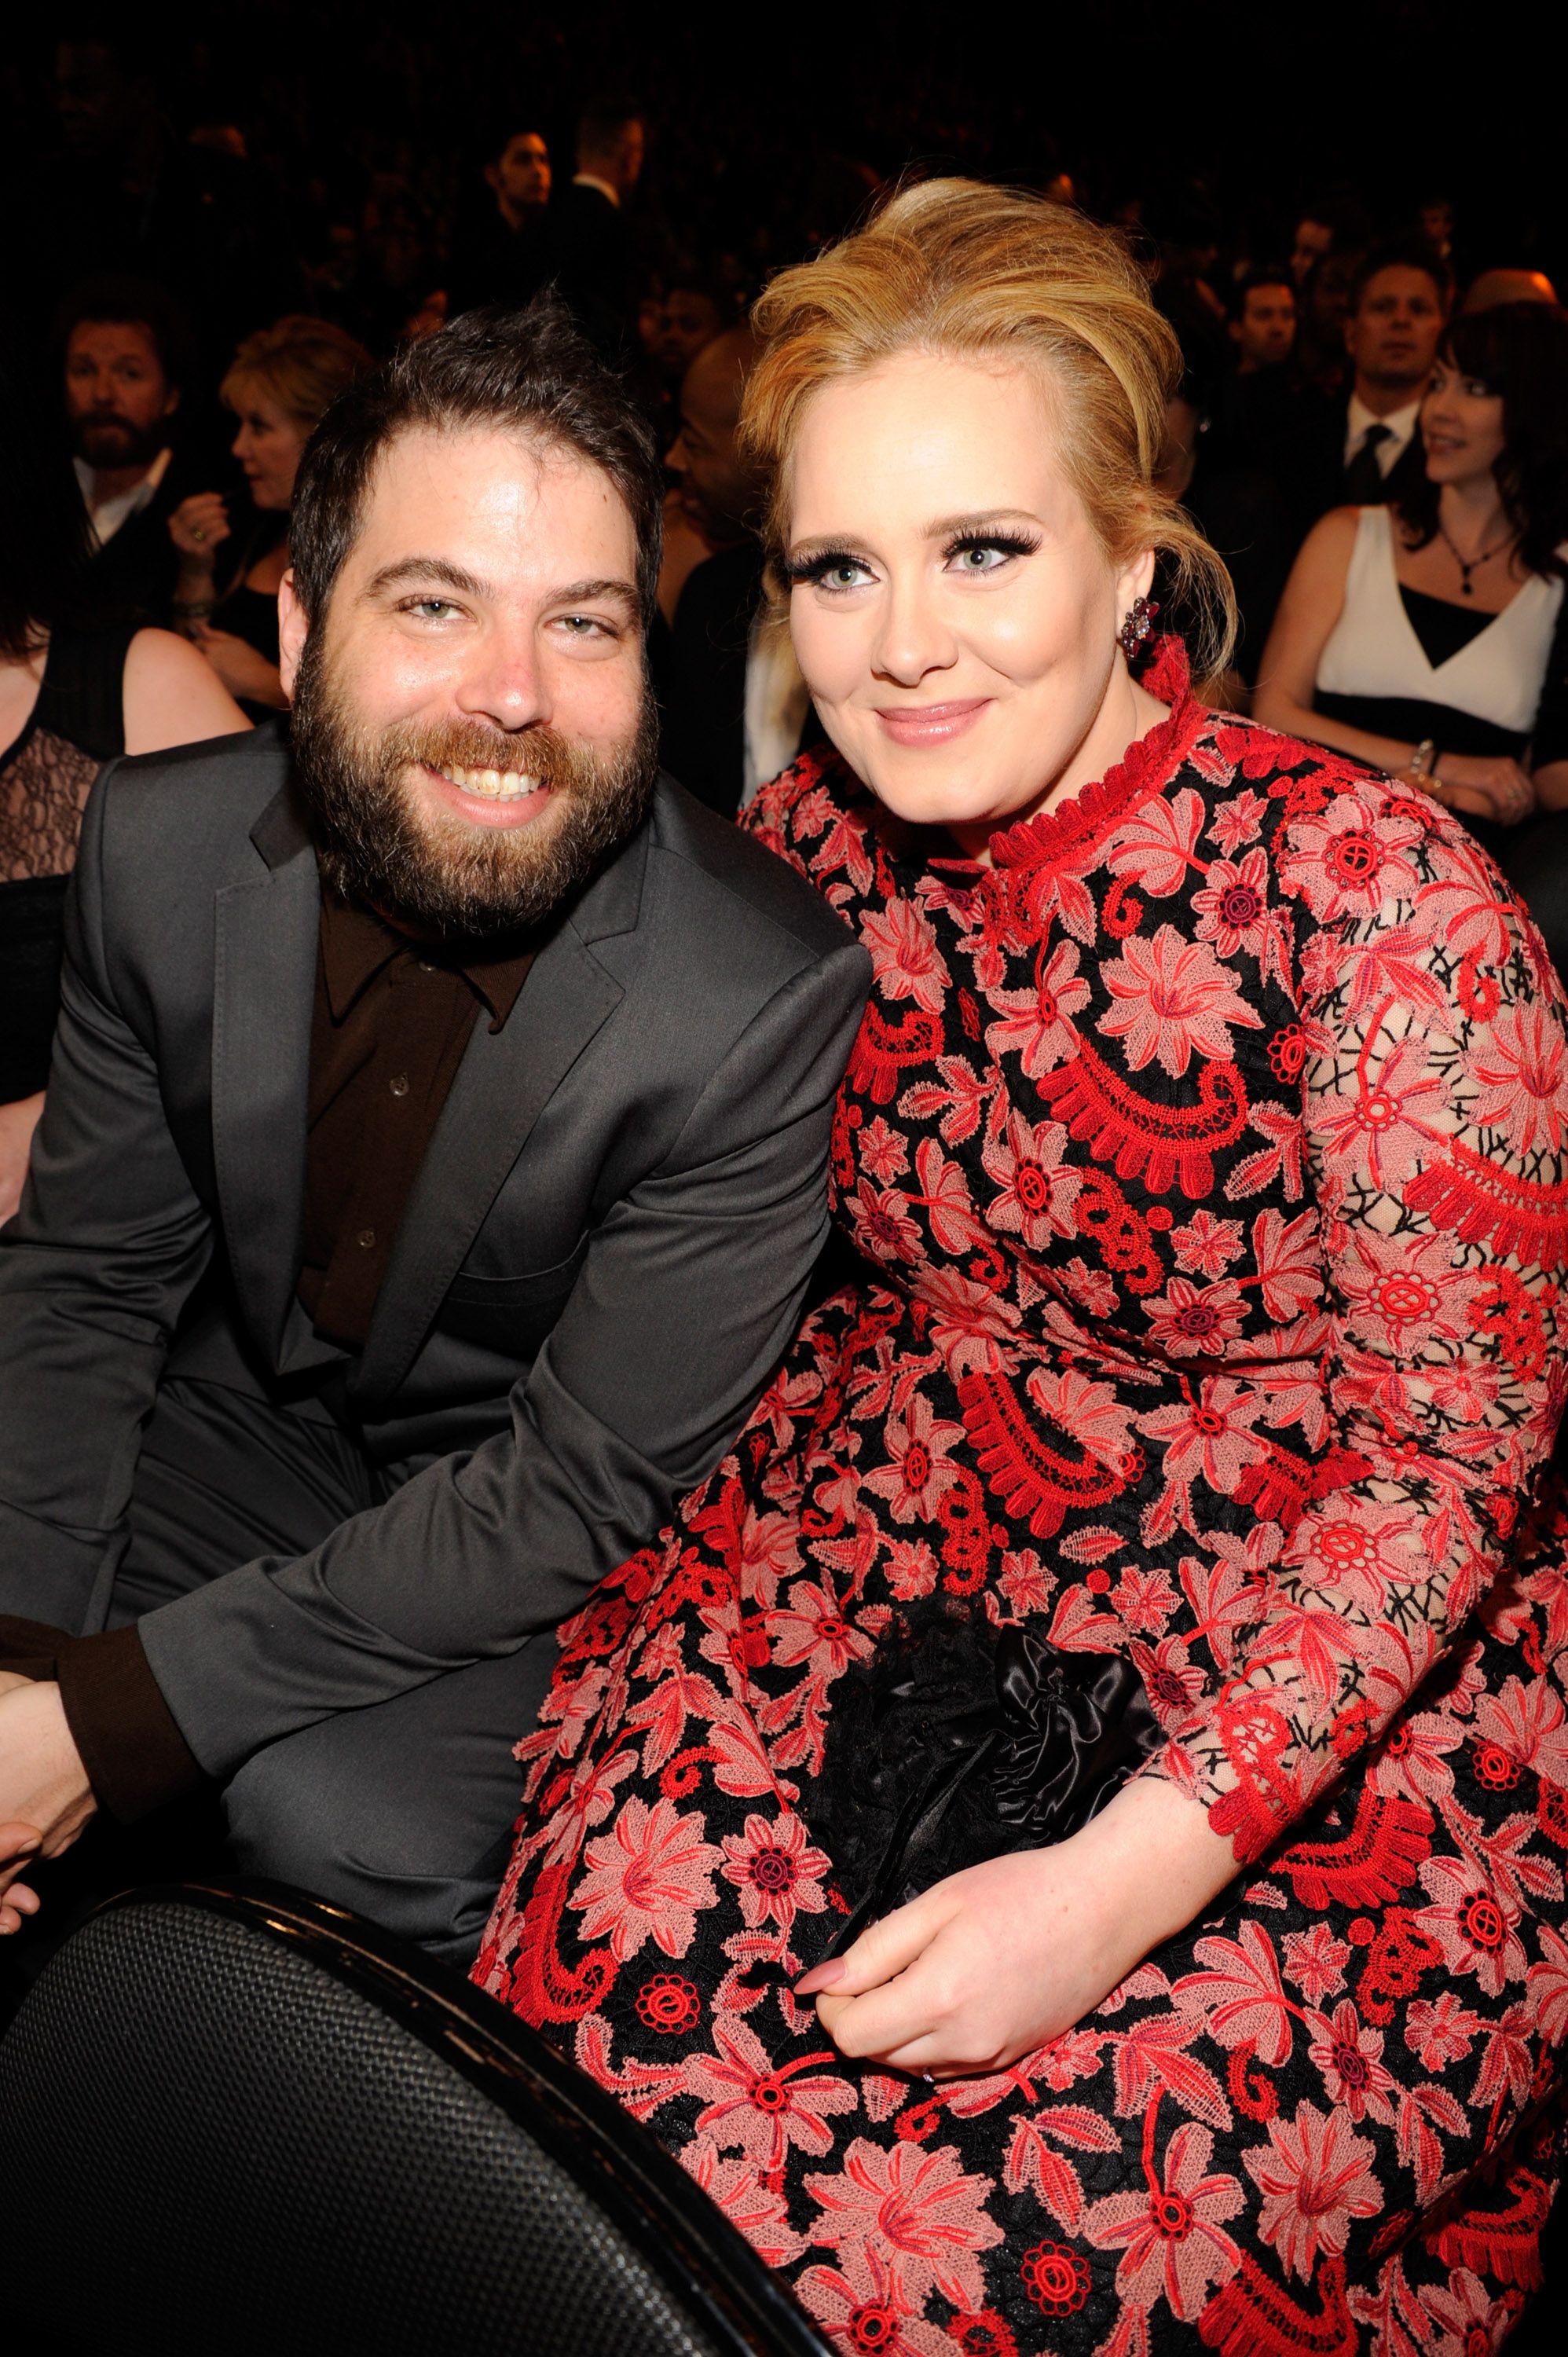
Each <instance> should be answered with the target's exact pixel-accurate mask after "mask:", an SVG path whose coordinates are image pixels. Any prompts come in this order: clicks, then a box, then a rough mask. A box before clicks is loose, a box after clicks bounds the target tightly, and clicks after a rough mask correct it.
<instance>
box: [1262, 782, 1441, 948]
mask: <svg viewBox="0 0 1568 2357" xmlns="http://www.w3.org/2000/svg"><path fill="white" fill-rule="evenodd" d="M1422 832H1423V831H1422V828H1421V825H1420V823H1418V822H1417V821H1416V820H1415V819H1413V818H1400V817H1391V816H1388V815H1386V814H1385V812H1384V809H1383V807H1382V806H1381V805H1380V802H1379V801H1378V800H1377V799H1375V798H1374V796H1373V795H1372V794H1370V793H1365V794H1363V793H1359V792H1358V793H1343V794H1336V795H1335V797H1334V800H1333V801H1332V802H1330V803H1329V805H1328V807H1327V809H1326V811H1325V812H1324V813H1322V815H1321V817H1306V818H1301V819H1298V820H1297V821H1296V823H1295V824H1294V826H1293V827H1292V829H1291V831H1290V841H1291V844H1292V845H1293V846H1294V847H1293V848H1292V849H1291V850H1289V851H1287V853H1286V854H1285V856H1284V860H1283V873H1284V876H1285V878H1286V880H1287V882H1290V883H1294V884H1295V885H1296V886H1298V887H1299V888H1300V889H1301V891H1302V892H1303V893H1304V894H1305V898H1306V903H1307V906H1308V907H1309V908H1310V909H1311V910H1312V913H1313V915H1314V916H1315V917H1316V918H1317V919H1318V920H1319V922H1320V923H1322V924H1326V925H1331V924H1333V923H1334V922H1335V921H1336V920H1337V919H1338V918H1340V917H1343V916H1355V917H1370V916H1373V915H1375V914H1376V913H1377V911H1378V910H1379V909H1381V908H1382V907H1383V906H1384V904H1385V903H1386V902H1390V901H1394V900H1402V899H1403V900H1408V899H1412V898H1413V897H1414V894H1415V890H1416V888H1417V886H1418V885H1419V883H1420V881H1421V878H1420V876H1419V875H1418V874H1417V872H1416V868H1415V863H1414V861H1413V860H1412V857H1411V856H1410V855H1411V852H1412V849H1413V847H1414V846H1415V845H1417V844H1418V843H1420V841H1421V840H1422Z"/></svg>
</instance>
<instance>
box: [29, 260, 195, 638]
mask: <svg viewBox="0 0 1568 2357" xmlns="http://www.w3.org/2000/svg"><path fill="white" fill-rule="evenodd" d="M59 342H60V346H61V350H62V356H63V361H64V377H65V384H64V391H65V409H66V419H67V423H68V425H69V426H70V438H71V447H72V451H73V454H74V457H75V462H76V477H77V480H78V482H79V483H80V484H81V496H82V499H83V500H84V501H85V503H86V507H87V512H88V517H89V520H90V522H91V526H92V536H93V542H94V544H95V553H94V555H93V561H92V577H93V584H94V587H95V588H96V589H97V590H98V592H99V593H100V595H101V596H102V599H103V602H104V603H105V604H106V605H113V606H128V607H134V608H137V609H138V610H139V611H140V612H142V613H144V614H145V615H146V616H147V617H148V619H150V620H152V621H155V622H158V623H161V624H163V625H165V626H166V625H167V623H168V621H169V601H170V599H171V598H172V597H173V595H174V584H175V569H176V565H177V554H176V551H175V547H174V544H173V543H172V542H171V540H170V539H169V534H168V519H169V517H170V516H171V515H172V514H173V512H174V511H175V509H176V508H177V506H178V505H179V502H180V501H181V500H183V499H184V498H185V497H186V495H187V493H188V492H189V491H192V490H198V489H199V488H200V486H199V484H198V483H196V481H195V480H194V479H190V480H188V479H187V474H188V469H187V468H186V467H184V466H183V465H182V464H181V459H180V450H179V443H178V439H177V419H178V412H179V406H180V401H181V397H182V395H183V393H184V391H185V386H186V379H187V375H188V368H187V361H186V353H187V331H186V327H185V322H184V320H183V318H182V317H181V315H180V312H179V308H178V306H177V304H176V303H175V301H174V299H173V297H172V296H169V295H167V294H166V292H165V291H164V289H163V288H162V287H161V286H157V285H154V284H153V283H152V282H151V281H150V280H145V279H136V278H117V279H100V280H97V281H95V282H93V283H91V284H90V285H85V286H82V287H81V288H80V289H79V290H78V292H77V293H76V295H75V296H72V297H71V298H70V300H69V301H68V302H67V304H66V306H65V308H64V310H63V311H62V312H61V314H60V317H59Z"/></svg>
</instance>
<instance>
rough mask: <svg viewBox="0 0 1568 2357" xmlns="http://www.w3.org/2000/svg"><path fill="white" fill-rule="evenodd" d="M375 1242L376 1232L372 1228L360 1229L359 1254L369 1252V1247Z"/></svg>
mask: <svg viewBox="0 0 1568 2357" xmlns="http://www.w3.org/2000/svg"><path fill="white" fill-rule="evenodd" d="M375 1241H376V1232H375V1230H374V1228H361V1229H360V1234H359V1245H360V1251H361V1252H369V1251H370V1249H371V1245H372V1244H373V1243H375Z"/></svg>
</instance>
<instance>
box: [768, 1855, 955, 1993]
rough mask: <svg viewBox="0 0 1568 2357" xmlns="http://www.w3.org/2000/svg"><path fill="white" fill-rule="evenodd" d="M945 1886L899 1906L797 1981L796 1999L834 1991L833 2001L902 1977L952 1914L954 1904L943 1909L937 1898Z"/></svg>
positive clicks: (936, 1887)
mask: <svg viewBox="0 0 1568 2357" xmlns="http://www.w3.org/2000/svg"><path fill="white" fill-rule="evenodd" d="M943 1888H944V1886H943V1885H942V1884H941V1883H937V1884H936V1885H934V1886H933V1888H932V1889H930V1890H926V1891H922V1892H921V1894H920V1896H919V1898H918V1899H912V1900H910V1901H909V1904H908V1906H907V1907H896V1908H895V1909H894V1910H893V1912H892V1913H891V1915H884V1916H881V1917H880V1918H879V1919H878V1921H876V1922H875V1923H873V1924H871V1925H870V1926H869V1927H868V1928H867V1929H866V1930H865V1931H864V1932H862V1933H861V1935H860V1937H859V1939H858V1940H854V1941H852V1942H851V1943H850V1945H849V1946H848V1947H847V1948H846V1949H845V1950H844V1952H843V1955H842V1956H835V1957H834V1958H833V1959H832V1962H831V1963H830V1964H818V1965H816V1966H815V1967H814V1969H813V1970H812V1971H811V1972H809V1973H808V1974H807V1975H805V1977H804V1979H802V1980H799V1981H797V1982H796V1984H795V1994H796V1996H816V1994H817V1992H818V1991H819V1990H820V1989H827V1988H831V1989H832V1993H833V1995H834V1996H835V1997H846V1996H860V1995H861V1994H862V1993H863V1991H865V1990H866V1989H869V1988H875V1987H876V1986H877V1985H878V1984H879V1983H880V1982H882V1981H886V1980H890V1979H891V1978H892V1976H893V1975H894V1974H895V1973H901V1972H902V1971H903V1970H904V1968H905V1966H906V1965H907V1964H913V1962H914V1960H915V1958H916V1957H917V1956H918V1954H919V1953H920V1952H921V1950H922V1949H923V1948H924V1947H925V1946H926V1945H927V1944H928V1943H929V1941H930V1940H931V1939H932V1938H934V1936H935V1934H936V1933H937V1932H940V1929H941V1927H942V1925H943V1924H944V1923H945V1922H946V1921H948V1919H949V1917H950V1915H951V1914H952V1913H953V1911H954V1903H953V1902H952V1901H948V1902H947V1903H946V1904H945V1905H944V1904H943V1903H942V1901H941V1899H940V1895H939V1894H940V1892H941V1890H942V1889H943Z"/></svg>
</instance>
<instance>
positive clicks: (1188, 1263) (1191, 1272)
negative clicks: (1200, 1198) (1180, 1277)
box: [1171, 1211, 1241, 1277]
mask: <svg viewBox="0 0 1568 2357" xmlns="http://www.w3.org/2000/svg"><path fill="white" fill-rule="evenodd" d="M1240 1249H1241V1222H1240V1220H1217V1219H1216V1218H1215V1216H1214V1214H1213V1212H1212V1211H1195V1212H1194V1213H1193V1215H1192V1217H1191V1219H1190V1220H1188V1221H1187V1223H1186V1224H1185V1226H1183V1227H1179V1228H1173V1229H1172V1230H1171V1250H1172V1252H1174V1253H1175V1254H1176V1266H1177V1267H1178V1268H1179V1269H1181V1270H1183V1271H1184V1272H1185V1273H1186V1275H1188V1276H1208V1277H1216V1276H1223V1275H1224V1274H1225V1271H1226V1270H1227V1269H1228V1268H1229V1267H1230V1263H1231V1262H1232V1261H1233V1260H1234V1259H1235V1258H1236V1256H1237V1254H1239V1253H1240Z"/></svg>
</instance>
